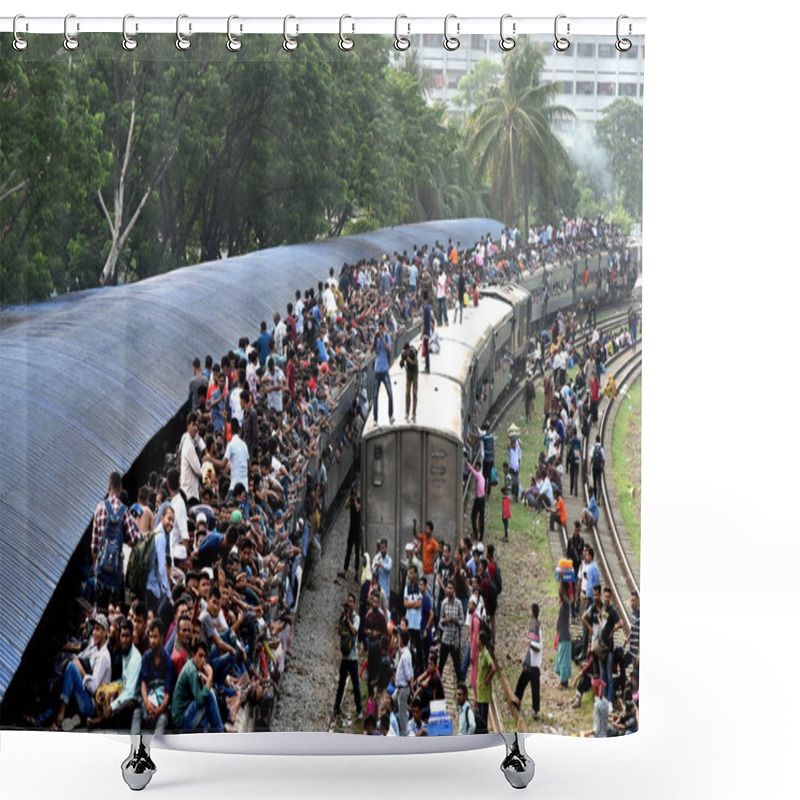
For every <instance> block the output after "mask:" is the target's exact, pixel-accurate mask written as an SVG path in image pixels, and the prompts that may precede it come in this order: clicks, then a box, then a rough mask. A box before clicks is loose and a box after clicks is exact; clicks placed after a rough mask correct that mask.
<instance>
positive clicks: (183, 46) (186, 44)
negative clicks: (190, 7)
mask: <svg viewBox="0 0 800 800" xmlns="http://www.w3.org/2000/svg"><path fill="white" fill-rule="evenodd" d="M188 18H189V15H188V14H178V18H177V19H176V20H175V36H176V39H175V47H177V48H178V50H188V49H189V48H190V47H191V46H192V42H191V40H190V39H187V38H186V37H185V36H184V35H183V34H182V33H181V20H182V19H188ZM191 30H192V23H191V22H190V23H189V31H191Z"/></svg>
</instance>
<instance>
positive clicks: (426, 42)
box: [422, 33, 442, 47]
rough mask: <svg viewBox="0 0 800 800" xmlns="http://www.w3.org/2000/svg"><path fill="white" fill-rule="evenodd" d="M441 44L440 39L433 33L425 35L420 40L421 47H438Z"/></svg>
mask: <svg viewBox="0 0 800 800" xmlns="http://www.w3.org/2000/svg"><path fill="white" fill-rule="evenodd" d="M441 43H442V37H441V36H437V35H436V34H435V33H426V34H425V35H424V37H423V39H422V46H423V47H439V46H440V45H441Z"/></svg>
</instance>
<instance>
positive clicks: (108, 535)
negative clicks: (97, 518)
mask: <svg viewBox="0 0 800 800" xmlns="http://www.w3.org/2000/svg"><path fill="white" fill-rule="evenodd" d="M105 508H106V527H105V530H104V531H103V539H102V541H101V543H100V552H99V554H98V556H97V567H96V569H95V575H96V577H97V580H98V581H99V582H100V583H102V584H103V586H105V587H106V588H107V589H111V590H112V591H118V590H119V589H120V587H121V586H122V543H123V537H124V532H123V531H124V527H123V522H122V520H123V517H124V516H125V512H126V511H127V510H128V508H127V506H125V505H124V504H123V503H120V504H119V511H117V513H116V514H114V512H113V510H112V508H111V501H110V500H106V501H105Z"/></svg>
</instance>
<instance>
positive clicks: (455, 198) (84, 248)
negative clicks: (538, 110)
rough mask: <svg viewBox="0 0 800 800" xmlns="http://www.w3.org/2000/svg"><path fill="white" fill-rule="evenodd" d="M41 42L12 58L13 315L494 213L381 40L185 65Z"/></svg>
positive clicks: (1, 188) (157, 43)
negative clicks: (288, 248)
mask: <svg viewBox="0 0 800 800" xmlns="http://www.w3.org/2000/svg"><path fill="white" fill-rule="evenodd" d="M89 44H91V46H89ZM37 45H38V46H39V51H38V52H35V53H31V52H30V51H29V52H28V53H25V54H15V55H13V56H11V57H7V58H6V59H5V60H2V61H0V120H2V121H1V122H0V300H2V301H3V302H27V301H30V300H36V299H41V298H43V297H46V296H47V295H49V294H50V293H51V292H52V291H53V290H55V291H57V292H59V293H61V292H65V291H72V290H75V289H81V288H86V287H90V286H96V285H98V283H100V284H102V283H115V282H117V281H120V280H126V281H127V280H136V279H141V278H145V277H148V276H150V275H153V274H156V273H160V272H165V271H167V270H169V269H172V268H174V267H176V266H179V265H185V264H192V263H197V262H199V261H205V260H211V259H216V258H221V257H223V256H226V255H230V256H232V255H237V254H241V253H245V252H249V251H251V250H254V249H257V248H262V247H269V246H273V245H278V244H284V243H291V242H299V241H308V240H311V239H314V238H316V237H319V236H328V235H337V234H340V233H342V232H343V231H344V230H345V229H346V228H347V227H348V225H349V226H350V227H352V226H355V228H356V229H358V228H364V227H365V226H367V225H368V226H369V227H375V226H379V225H391V224H402V223H405V222H412V221H418V220H423V219H429V218H436V217H441V216H464V215H468V214H473V213H485V209H484V208H483V207H482V204H481V203H480V201H479V199H478V202H477V203H476V201H475V198H476V196H477V195H479V191H478V189H477V188H475V187H474V186H473V185H472V179H471V171H470V172H469V174H468V175H467V176H466V177H465V176H464V175H463V170H464V160H463V157H462V156H461V155H460V154H459V153H460V148H461V140H460V136H459V135H458V133H457V132H456V131H454V130H451V128H450V127H449V126H448V125H447V124H446V120H445V112H444V109H443V108H442V107H440V106H429V105H427V104H426V102H425V98H424V95H423V92H422V91H421V89H420V84H419V81H418V79H417V77H416V76H415V75H414V71H413V65H412V69H407V70H398V69H394V68H392V67H390V66H389V58H390V55H389V53H390V52H391V48H390V47H387V41H386V40H384V39H382V38H379V37H367V38H365V39H363V40H360V41H359V46H358V47H357V48H355V49H354V50H353V51H352V52H349V53H342V52H341V51H340V50H339V49H338V47H337V46H336V40H335V39H332V38H331V37H322V36H305V37H303V42H302V47H301V48H299V49H298V50H297V52H295V53H291V54H287V53H284V51H283V50H282V49H281V48H280V45H279V44H278V41H277V40H276V39H275V38H274V37H258V39H253V40H248V42H247V47H246V48H245V49H244V50H243V51H242V52H241V53H240V54H237V55H233V54H229V53H228V52H227V51H226V50H225V48H224V46H223V45H222V43H221V42H220V39H219V37H195V39H194V41H193V44H192V47H191V48H190V49H189V50H188V51H186V52H184V53H179V52H177V51H176V50H175V48H174V47H171V48H170V47H169V43H167V45H166V46H165V44H164V40H163V38H161V37H159V39H158V40H156V39H150V38H149V37H141V41H140V44H139V47H138V48H137V49H136V50H135V51H134V52H132V53H128V52H125V51H124V50H123V49H122V48H121V47H120V46H119V39H118V37H115V36H108V37H104V36H92V37H91V41H90V42H89V40H87V43H86V46H84V47H81V48H80V49H79V50H77V51H75V52H74V53H72V54H67V53H65V52H64V51H63V50H59V51H55V50H54V49H52V48H53V45H52V40H50V44H49V47H50V48H51V50H50V51H49V52H47V51H46V50H45V49H44V45H41V44H40V43H39V42H37ZM459 188H461V189H464V190H466V192H464V191H460V190H459Z"/></svg>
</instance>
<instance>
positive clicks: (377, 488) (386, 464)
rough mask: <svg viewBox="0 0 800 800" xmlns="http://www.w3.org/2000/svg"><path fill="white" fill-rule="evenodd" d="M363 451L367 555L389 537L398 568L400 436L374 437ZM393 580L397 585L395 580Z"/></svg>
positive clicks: (365, 543)
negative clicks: (397, 531)
mask: <svg viewBox="0 0 800 800" xmlns="http://www.w3.org/2000/svg"><path fill="white" fill-rule="evenodd" d="M364 449H365V451H366V452H365V454H364V455H365V464H364V478H363V488H362V498H363V499H364V506H363V509H364V511H362V519H363V520H364V522H363V526H364V537H363V545H364V552H365V553H369V554H370V555H372V554H373V553H374V552H375V546H376V544H377V543H378V542H379V541H380V540H381V539H383V538H384V537H386V539H387V540H388V542H389V555H390V556H391V557H392V560H393V561H395V560H396V563H398V564H399V563H400V559H401V558H402V556H403V548H402V546H401V545H400V544H399V543H398V542H397V536H396V528H397V461H398V458H397V436H396V434H395V433H394V432H393V431H391V432H387V433H384V434H382V435H377V436H371V437H370V438H369V439H368V440H367V442H366V445H365V448H364ZM364 512H366V513H364ZM392 572H394V570H392ZM392 580H393V581H394V576H392Z"/></svg>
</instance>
